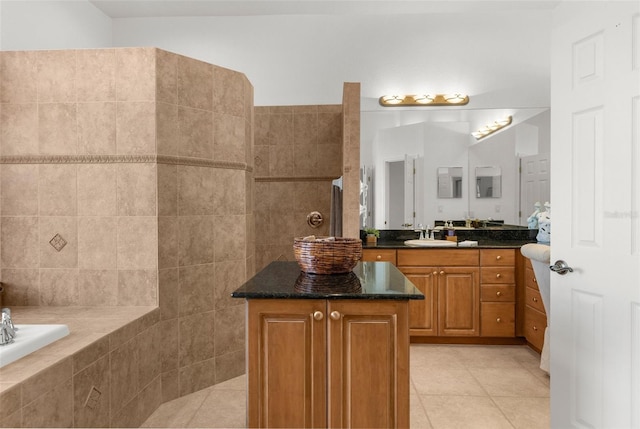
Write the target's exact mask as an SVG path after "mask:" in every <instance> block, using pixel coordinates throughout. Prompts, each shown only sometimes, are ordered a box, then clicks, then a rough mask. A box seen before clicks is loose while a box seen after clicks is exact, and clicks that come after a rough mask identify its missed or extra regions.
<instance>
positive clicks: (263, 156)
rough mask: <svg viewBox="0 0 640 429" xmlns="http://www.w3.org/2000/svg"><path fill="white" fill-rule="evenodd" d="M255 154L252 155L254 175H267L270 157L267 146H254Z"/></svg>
mask: <svg viewBox="0 0 640 429" xmlns="http://www.w3.org/2000/svg"><path fill="white" fill-rule="evenodd" d="M254 151H255V155H254V157H253V165H254V170H253V172H254V174H255V176H256V177H268V176H269V174H270V168H269V163H270V157H269V152H270V151H269V146H263V145H260V146H255V148H254Z"/></svg>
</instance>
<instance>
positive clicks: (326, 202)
mask: <svg viewBox="0 0 640 429" xmlns="http://www.w3.org/2000/svg"><path fill="white" fill-rule="evenodd" d="M342 120H343V119H342V106H341V105H317V106H277V107H267V106H265V107H256V108H255V161H254V163H255V167H254V168H255V170H254V173H255V176H256V185H255V187H256V193H255V209H254V216H255V225H256V226H255V228H256V268H257V269H258V270H259V269H261V268H263V267H264V266H266V265H268V264H269V263H270V262H271V261H274V260H290V261H291V260H295V258H294V256H293V238H294V237H300V236H307V235H311V234H315V235H328V233H329V218H330V214H331V186H332V184H331V182H332V180H333V179H336V178H338V177H340V176H341V175H342V151H343V147H342ZM312 211H319V212H320V213H321V214H322V215H323V217H324V219H325V221H324V224H323V225H322V226H321V227H319V228H317V229H314V228H311V227H310V226H309V225H308V224H307V215H308V214H309V213H310V212H312Z"/></svg>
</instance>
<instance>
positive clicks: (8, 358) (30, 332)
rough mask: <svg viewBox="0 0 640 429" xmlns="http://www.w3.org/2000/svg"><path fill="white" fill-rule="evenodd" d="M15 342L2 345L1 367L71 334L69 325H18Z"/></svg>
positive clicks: (0, 350)
mask: <svg viewBox="0 0 640 429" xmlns="http://www.w3.org/2000/svg"><path fill="white" fill-rule="evenodd" d="M16 328H17V331H16V336H15V338H14V339H13V343H11V344H5V345H3V346H0V367H3V366H5V365H8V364H10V363H11V362H14V361H16V360H18V359H20V358H21V357H23V356H26V355H28V354H30V353H33V352H35V351H36V350H38V349H40V348H42V347H44V346H46V345H49V344H51V343H53V342H55V341H57V340H59V339H60V338H63V337H66V336H67V335H69V327H68V326H67V325H16Z"/></svg>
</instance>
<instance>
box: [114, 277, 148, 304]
mask: <svg viewBox="0 0 640 429" xmlns="http://www.w3.org/2000/svg"><path fill="white" fill-rule="evenodd" d="M157 303H158V272H157V271H155V270H118V305H127V306H132V305H133V306H140V305H149V306H151V305H157Z"/></svg>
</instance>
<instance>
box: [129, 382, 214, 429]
mask: <svg viewBox="0 0 640 429" xmlns="http://www.w3.org/2000/svg"><path fill="white" fill-rule="evenodd" d="M208 394H209V390H208V389H204V390H199V391H197V392H194V393H191V394H189V395H186V396H183V397H181V398H177V399H174V400H173V401H169V402H165V403H164V404H162V405H160V407H158V409H157V410H156V411H155V412H154V413H153V414H152V415H151V416H150V417H149V418H148V419H147V420H146V421H145V422H144V423H143V424H142V426H141V427H147V428H186V427H188V425H189V422H190V421H191V419H192V418H193V416H194V415H195V413H196V412H197V411H198V409H199V408H200V406H201V405H202V403H203V402H204V400H205V399H206V398H207V396H208Z"/></svg>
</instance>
